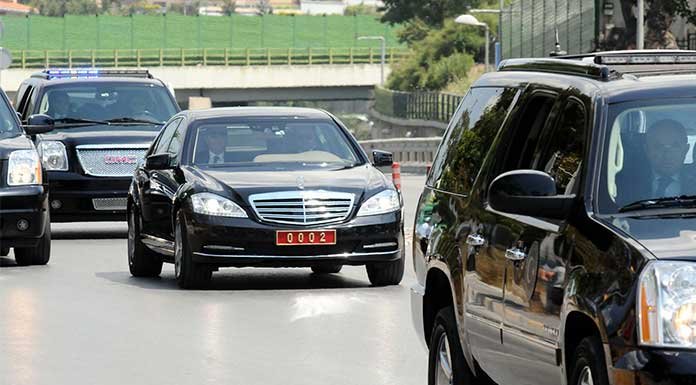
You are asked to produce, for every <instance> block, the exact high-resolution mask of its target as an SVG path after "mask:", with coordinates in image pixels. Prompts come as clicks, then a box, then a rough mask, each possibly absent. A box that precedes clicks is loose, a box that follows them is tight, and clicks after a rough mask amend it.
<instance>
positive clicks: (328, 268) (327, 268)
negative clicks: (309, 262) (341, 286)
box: [312, 265, 343, 274]
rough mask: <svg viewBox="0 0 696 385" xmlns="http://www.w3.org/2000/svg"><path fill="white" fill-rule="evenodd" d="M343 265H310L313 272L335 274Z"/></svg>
mask: <svg viewBox="0 0 696 385" xmlns="http://www.w3.org/2000/svg"><path fill="white" fill-rule="evenodd" d="M341 269H343V265H318V266H312V271H313V272H314V274H337V273H340V272H341Z"/></svg>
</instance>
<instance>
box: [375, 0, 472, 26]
mask: <svg viewBox="0 0 696 385" xmlns="http://www.w3.org/2000/svg"><path fill="white" fill-rule="evenodd" d="M481 2H482V0H464V1H462V0H384V10H385V13H384V16H382V21H383V22H387V23H391V24H400V23H403V22H407V21H410V20H413V19H416V18H417V19H420V20H422V21H423V22H424V23H426V24H427V25H430V26H441V25H442V24H443V23H444V21H445V19H447V18H451V17H456V16H457V15H460V14H462V13H465V12H466V10H467V8H469V7H475V6H479V5H480V4H481Z"/></svg>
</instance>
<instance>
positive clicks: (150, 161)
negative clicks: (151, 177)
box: [145, 153, 172, 170]
mask: <svg viewBox="0 0 696 385" xmlns="http://www.w3.org/2000/svg"><path fill="white" fill-rule="evenodd" d="M171 163H172V157H171V155H169V154H166V153H165V154H155V155H150V156H148V157H147V158H146V159H145V168H147V169H148V170H167V169H170V168H172V165H171Z"/></svg>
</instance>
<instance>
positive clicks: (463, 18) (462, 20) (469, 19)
mask: <svg viewBox="0 0 696 385" xmlns="http://www.w3.org/2000/svg"><path fill="white" fill-rule="evenodd" d="M454 22H455V23H457V24H462V25H473V26H476V27H483V28H484V30H485V31H486V44H485V45H486V49H485V50H484V56H485V61H484V63H485V64H484V65H485V67H484V68H485V69H486V71H488V61H489V60H490V58H489V54H488V46H490V45H491V42H490V28H489V27H488V24H486V23H482V22H480V21H478V19H477V18H476V17H474V16H473V15H460V16H458V17H457V18H456V19H455V20H454Z"/></svg>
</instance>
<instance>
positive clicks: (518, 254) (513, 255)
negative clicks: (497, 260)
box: [505, 248, 527, 262]
mask: <svg viewBox="0 0 696 385" xmlns="http://www.w3.org/2000/svg"><path fill="white" fill-rule="evenodd" d="M505 258H507V259H509V260H511V261H515V262H519V261H524V260H525V259H527V253H525V252H524V251H522V250H520V249H517V248H514V249H507V250H505Z"/></svg>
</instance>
